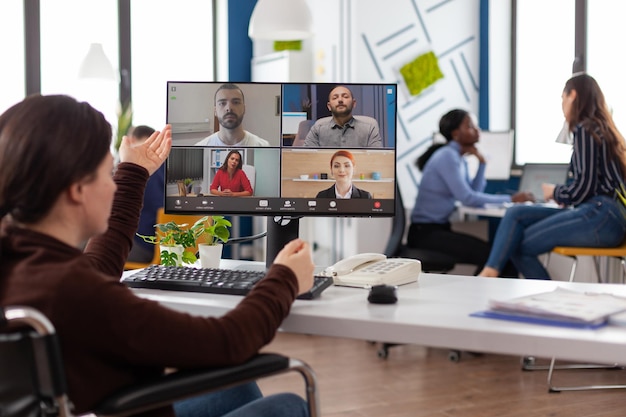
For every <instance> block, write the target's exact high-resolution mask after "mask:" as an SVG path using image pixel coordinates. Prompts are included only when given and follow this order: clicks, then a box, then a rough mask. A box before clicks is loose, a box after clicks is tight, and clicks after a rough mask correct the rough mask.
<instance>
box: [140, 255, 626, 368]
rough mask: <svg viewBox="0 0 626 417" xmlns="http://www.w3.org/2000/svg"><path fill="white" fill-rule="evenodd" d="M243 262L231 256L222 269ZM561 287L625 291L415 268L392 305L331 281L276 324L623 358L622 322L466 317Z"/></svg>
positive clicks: (172, 303) (203, 306) (478, 348)
mask: <svg viewBox="0 0 626 417" xmlns="http://www.w3.org/2000/svg"><path fill="white" fill-rule="evenodd" d="M235 262H237V263H241V262H242V261H230V264H229V267H233V266H232V265H234V263H235ZM557 286H563V287H566V288H571V289H575V290H579V291H597V292H601V291H603V292H611V293H614V294H618V295H622V296H626V286H623V285H614V284H588V283H564V282H559V281H534V280H523V279H520V280H516V279H502V278H499V279H490V278H477V277H463V276H455V275H439V274H422V276H421V277H420V280H419V282H418V283H416V284H410V285H407V286H402V287H400V288H399V289H398V296H399V301H398V303H397V304H394V305H374V304H369V303H368V302H367V301H366V297H367V290H364V289H356V288H346V287H331V288H328V289H327V290H326V291H324V293H323V294H322V296H321V298H319V299H316V300H312V301H309V300H297V301H296V302H295V304H294V305H293V308H292V311H291V314H290V315H289V317H287V318H286V319H285V321H284V323H283V325H282V327H281V330H283V331H287V332H293V333H304V334H314V335H324V336H336V337H348V338H355V339H363V340H375V341H381V342H382V341H385V342H395V343H412V344H419V345H424V346H431V347H442V348H453V349H460V350H467V351H475V352H485V353H488V352H492V353H502V354H512V355H520V356H537V357H552V356H557V357H559V358H560V359H566V360H580V361H592V362H600V363H602V362H604V363H613V362H617V363H626V327H617V326H606V327H603V328H601V329H598V330H580V329H568V328H561V327H552V326H542V325H532V324H525V323H515V322H510V321H503V320H494V319H484V318H476V317H470V316H469V314H470V313H473V312H476V311H480V310H484V309H485V308H486V307H487V302H488V300H489V299H491V298H512V297H517V296H522V295H528V294H533V293H539V292H543V291H549V290H551V289H554V288H556V287H557ZM135 291H136V293H137V294H138V295H140V296H141V297H145V298H149V299H152V300H156V301H158V302H160V303H163V304H164V305H167V306H169V307H171V308H173V309H176V310H180V311H186V312H189V313H192V314H198V315H203V316H220V315H223V314H224V313H226V312H227V311H229V310H230V309H232V308H233V307H234V306H235V305H236V304H237V303H238V302H239V300H240V299H241V297H237V296H229V295H213V294H200V293H181V292H170V291H158V290H135Z"/></svg>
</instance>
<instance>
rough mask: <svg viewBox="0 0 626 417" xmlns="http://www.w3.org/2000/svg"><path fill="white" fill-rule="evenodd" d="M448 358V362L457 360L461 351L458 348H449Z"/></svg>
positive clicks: (459, 358)
mask: <svg viewBox="0 0 626 417" xmlns="http://www.w3.org/2000/svg"><path fill="white" fill-rule="evenodd" d="M448 360H449V361H450V362H458V361H460V360H461V351H459V350H451V351H450V352H448Z"/></svg>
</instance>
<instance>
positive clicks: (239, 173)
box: [211, 151, 254, 197]
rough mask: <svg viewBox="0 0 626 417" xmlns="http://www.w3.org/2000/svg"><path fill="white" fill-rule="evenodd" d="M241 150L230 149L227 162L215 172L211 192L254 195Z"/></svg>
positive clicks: (228, 194) (216, 193) (231, 195)
mask: <svg viewBox="0 0 626 417" xmlns="http://www.w3.org/2000/svg"><path fill="white" fill-rule="evenodd" d="M242 166H243V164H242V163H241V154H240V153H239V151H230V152H228V155H226V163H225V164H224V165H222V167H221V168H220V169H218V170H217V172H216V173H215V178H213V183H212V184H211V194H213V195H221V196H224V197H243V196H248V195H252V193H253V192H254V191H253V190H252V185H250V180H249V179H248V176H247V175H246V173H245V172H243V169H241V168H242Z"/></svg>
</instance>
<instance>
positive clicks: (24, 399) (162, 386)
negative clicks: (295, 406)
mask: <svg viewBox="0 0 626 417" xmlns="http://www.w3.org/2000/svg"><path fill="white" fill-rule="evenodd" d="M9 326H10V327H9ZM0 332H2V333H1V334H0V415H1V416H3V417H53V416H58V417H73V414H72V403H71V398H68V395H67V386H66V380H65V373H64V369H63V363H62V357H61V352H60V349H59V344H58V337H57V334H56V332H55V329H54V327H53V325H52V324H51V323H50V321H49V320H48V319H47V318H46V317H45V316H44V315H43V314H41V313H40V312H39V311H37V310H36V309H34V308H30V307H20V306H14V307H6V308H2V309H0ZM288 371H296V372H299V373H300V374H301V375H302V377H303V378H304V381H305V385H306V397H307V402H308V407H309V415H310V416H312V417H316V416H319V403H318V398H317V386H316V384H317V382H316V378H315V374H314V373H313V371H312V369H311V368H310V367H309V366H308V365H307V364H305V363H304V362H301V361H299V360H297V359H290V358H288V357H285V356H282V355H278V354H271V353H266V354H259V355H257V356H255V357H254V358H252V359H251V360H249V361H248V362H246V363H244V364H241V365H238V366H230V367H224V368H212V369H198V370H186V371H179V372H174V373H170V374H167V375H163V376H160V377H158V378H155V379H154V380H152V381H143V382H142V383H139V384H136V385H134V386H129V387H126V388H125V389H123V390H121V391H119V392H117V393H114V394H113V395H111V396H110V397H109V398H106V399H105V400H104V401H103V402H102V403H101V404H99V405H98V406H97V407H95V409H94V410H91V413H93V414H95V415H97V416H116V417H122V416H127V415H131V414H138V413H141V412H145V411H148V410H151V409H155V408H159V407H163V406H165V405H168V404H172V403H173V402H176V401H180V400H183V399H185V398H189V397H193V396H196V395H200V394H205V393H208V392H211V391H216V390H221V389H225V388H228V387H231V386H235V385H239V384H242V383H245V382H250V381H254V380H256V379H259V378H263V377H267V376H271V375H276V374H280V373H284V372H288Z"/></svg>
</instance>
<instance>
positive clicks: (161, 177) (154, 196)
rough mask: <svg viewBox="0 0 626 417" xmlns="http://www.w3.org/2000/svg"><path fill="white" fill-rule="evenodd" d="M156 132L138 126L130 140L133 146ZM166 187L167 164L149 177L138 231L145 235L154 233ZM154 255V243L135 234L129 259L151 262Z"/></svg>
mask: <svg viewBox="0 0 626 417" xmlns="http://www.w3.org/2000/svg"><path fill="white" fill-rule="evenodd" d="M153 133H154V129H153V128H151V127H150V126H145V125H140V126H136V127H134V128H133V129H132V131H131V132H130V136H129V138H130V141H131V144H132V145H133V146H135V145H139V144H141V143H143V142H145V140H146V139H148V138H149V137H150V135H152V134H153ZM164 189H165V165H161V167H159V169H157V170H156V171H154V174H152V175H150V178H148V183H147V184H146V191H145V192H144V193H143V206H142V207H141V214H140V216H139V227H138V228H137V233H139V234H141V235H145V236H151V235H153V234H154V225H155V224H156V222H157V221H156V214H157V211H158V209H160V208H161V207H163V194H164V191H163V190H164ZM153 257H154V245H153V244H152V243H147V242H145V241H144V240H143V239H142V238H140V237H139V236H137V235H135V237H134V238H133V248H132V249H131V250H130V253H129V254H128V260H129V261H132V262H150V261H151V260H152V258H153Z"/></svg>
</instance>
